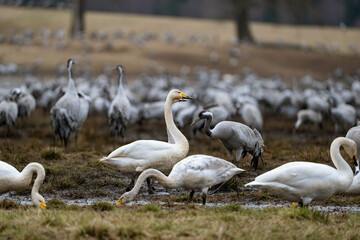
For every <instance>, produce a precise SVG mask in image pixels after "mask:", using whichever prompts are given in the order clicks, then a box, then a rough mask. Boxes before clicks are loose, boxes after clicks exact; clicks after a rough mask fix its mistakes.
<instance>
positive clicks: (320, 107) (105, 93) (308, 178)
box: [0, 59, 360, 208]
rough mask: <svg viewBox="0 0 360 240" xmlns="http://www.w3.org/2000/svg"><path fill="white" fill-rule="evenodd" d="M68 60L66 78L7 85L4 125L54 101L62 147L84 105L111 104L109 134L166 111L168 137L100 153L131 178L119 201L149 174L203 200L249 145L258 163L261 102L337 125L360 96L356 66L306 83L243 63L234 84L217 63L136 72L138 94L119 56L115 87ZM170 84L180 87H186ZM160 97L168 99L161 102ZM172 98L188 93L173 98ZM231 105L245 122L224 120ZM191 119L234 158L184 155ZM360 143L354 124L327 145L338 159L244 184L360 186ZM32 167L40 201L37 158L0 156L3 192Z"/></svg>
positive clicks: (1, 110)
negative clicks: (345, 76)
mask: <svg viewBox="0 0 360 240" xmlns="http://www.w3.org/2000/svg"><path fill="white" fill-rule="evenodd" d="M74 63H75V62H74V60H72V59H69V61H68V64H67V68H68V75H69V77H68V84H67V87H65V88H64V79H63V78H61V79H58V80H57V81H54V82H49V83H47V86H43V85H42V84H41V83H39V82H36V81H34V80H33V79H32V78H31V77H30V78H27V79H25V81H24V85H23V86H22V87H21V88H14V89H12V90H11V91H10V92H8V93H6V94H4V96H3V99H2V100H1V102H0V125H7V127H8V131H10V128H11V127H13V126H14V123H15V121H16V118H17V117H26V116H28V115H29V114H31V112H32V111H33V110H34V109H35V106H36V104H38V105H40V106H42V107H43V108H45V109H46V108H51V109H50V116H51V126H52V129H53V132H54V135H56V136H58V137H59V138H60V140H61V142H63V143H64V145H65V147H66V146H67V145H68V141H69V137H70V135H71V134H72V133H73V134H75V138H77V135H78V133H79V132H80V130H81V127H82V125H83V123H84V122H85V120H86V118H87V116H88V113H89V112H90V111H93V112H99V113H101V114H104V113H107V115H108V120H109V127H110V132H111V135H112V136H115V137H120V138H125V137H126V128H127V127H128V126H129V125H130V124H134V123H136V122H139V121H141V120H143V119H159V118H162V117H164V118H165V123H166V131H167V135H168V141H167V142H164V141H156V140H137V141H134V142H131V143H129V144H126V145H123V146H121V147H119V148H117V149H115V150H114V151H113V152H111V153H110V154H109V155H108V156H105V157H103V158H102V159H100V161H101V162H102V163H104V164H107V165H110V166H113V167H116V168H117V169H118V170H120V171H121V172H122V173H123V174H124V175H127V176H129V177H130V178H131V183H130V184H129V187H128V189H127V190H130V189H131V190H130V191H128V192H126V193H124V194H123V195H122V196H121V197H120V199H119V200H118V201H117V204H122V203H126V202H129V201H132V200H133V199H134V198H135V196H136V195H137V193H138V192H139V190H140V187H141V185H142V183H143V182H144V181H147V184H148V190H149V193H151V192H152V191H153V187H152V184H153V181H152V179H153V178H155V179H156V180H157V181H158V182H159V183H160V184H161V185H163V186H165V187H166V188H179V187H182V188H186V189H190V190H191V192H190V198H189V200H191V198H192V197H193V195H194V190H200V191H201V192H202V199H203V204H205V203H206V196H207V192H208V190H209V188H211V187H212V186H214V185H217V184H219V183H222V182H226V181H227V180H229V179H230V178H232V177H233V176H235V175H237V174H239V173H241V172H244V170H243V169H241V168H238V167H237V165H239V162H240V160H241V158H243V157H244V156H245V155H246V154H247V153H249V154H250V155H252V161H251V163H252V166H253V167H254V169H255V170H256V169H257V166H258V162H259V158H262V153H263V151H264V141H263V138H262V136H261V131H262V128H263V118H262V113H261V112H263V111H269V112H281V113H284V114H289V115H291V114H292V115H294V114H296V113H297V118H298V119H297V121H296V123H295V129H298V128H299V127H300V126H301V125H302V124H304V123H307V122H311V123H314V124H317V125H319V126H320V127H321V124H322V122H323V119H324V117H326V118H327V117H331V118H332V119H333V121H334V123H335V131H336V132H337V131H338V130H339V127H341V128H343V129H348V128H349V127H350V126H354V125H356V116H357V109H359V108H358V106H359V105H360V99H359V97H358V96H360V81H359V80H357V79H355V78H356V76H355V77H354V78H353V79H351V81H350V80H349V81H348V82H349V83H347V82H337V83H335V82H334V81H327V82H324V83H320V82H317V81H315V80H313V79H312V78H311V77H310V76H306V77H305V78H303V79H302V81H301V87H302V89H303V90H300V87H299V86H298V85H297V84H295V83H294V84H293V87H292V88H290V87H288V86H287V85H286V84H285V83H283V82H282V81H281V80H280V79H278V78H274V79H267V80H265V81H263V80H261V79H259V78H257V77H256V75H254V74H253V73H251V72H250V71H248V70H246V71H244V72H243V76H242V77H243V79H242V83H241V84H238V81H237V80H238V79H236V78H235V77H234V76H232V75H224V76H223V77H222V80H221V81H219V79H220V74H219V72H218V71H207V69H199V70H198V72H197V78H198V81H197V85H196V86H194V87H188V86H186V85H185V84H186V81H185V80H184V79H186V77H187V76H186V74H184V76H183V78H177V77H171V76H161V77H160V78H159V79H158V80H157V81H155V79H154V78H152V77H149V76H142V77H141V80H140V81H139V82H136V83H135V84H134V86H135V87H136V89H137V92H136V94H134V93H133V92H132V91H131V89H130V87H128V86H126V85H125V84H124V82H123V75H124V70H123V67H122V66H120V65H119V66H117V70H118V71H119V82H118V88H117V91H116V93H114V91H113V90H112V89H111V88H110V87H109V85H108V82H107V81H106V79H105V78H104V77H103V76H101V77H98V78H97V79H96V81H95V84H94V86H90V84H89V83H88V82H86V81H85V80H84V79H78V80H77V84H76V85H77V86H76V85H75V81H74V79H73V77H72V67H73V65H74ZM150 86H152V87H151V88H150ZM175 87H176V88H182V89H184V92H186V93H188V94H189V95H187V94H185V93H184V92H182V91H180V90H177V89H175ZM169 89H172V90H170V91H169ZM61 95H62V96H61ZM59 96H61V97H59ZM139 96H140V97H139ZM190 96H192V97H190ZM111 99H112V101H111ZM139 99H140V100H139ZM163 99H166V100H165V103H164V102H163ZM142 102H146V103H142ZM176 102H184V103H181V104H176V105H174V106H173V104H174V103H176ZM204 108H206V109H207V110H203V109H204ZM299 109H302V110H299ZM236 114H238V115H240V116H241V118H242V119H243V122H244V123H239V122H235V121H229V119H230V118H231V116H234V115H236ZM174 116H175V117H174ZM190 124H191V130H192V131H191V132H192V133H193V135H194V136H195V135H196V134H197V131H200V132H204V133H205V134H206V135H208V136H209V137H210V138H215V139H219V140H220V142H221V143H222V144H223V145H224V147H225V148H226V149H227V151H228V153H229V157H230V160H231V162H230V161H226V160H224V159H220V158H217V157H213V156H208V155H192V156H187V154H188V151H189V147H190V146H189V142H188V140H187V138H186V137H185V136H184V134H183V133H182V132H181V131H180V130H179V128H180V129H181V128H183V127H185V126H189V125H190ZM341 146H342V147H344V149H345V151H346V153H347V154H348V155H349V156H350V157H352V158H353V160H354V165H355V175H354V173H353V171H352V169H351V167H350V166H349V165H348V163H347V162H346V161H345V160H344V158H343V157H342V156H341V154H340V147H341ZM358 146H359V147H358ZM359 148H360V126H355V127H353V128H351V129H350V130H349V131H348V133H347V135H346V137H338V138H336V139H335V140H334V141H333V143H332V144H331V147H330V155H331V159H332V161H333V163H334V165H335V167H336V168H333V167H330V166H328V165H324V164H318V163H312V162H290V163H287V164H284V165H282V166H280V167H277V168H275V169H273V170H271V171H268V172H266V173H264V174H262V175H260V176H258V177H256V178H255V180H254V181H252V182H250V183H248V184H246V185H245V187H254V188H261V189H262V190H265V191H268V192H270V193H272V194H274V195H277V196H280V197H281V198H283V199H285V200H288V201H293V202H299V204H300V205H308V204H310V203H311V201H313V200H322V199H327V198H329V197H330V196H332V195H333V194H335V193H338V192H345V191H348V192H352V193H357V194H358V193H360V174H358V173H359V159H358V158H357V152H358V150H359ZM33 173H36V174H37V177H36V179H35V182H34V186H33V189H32V192H31V196H32V200H33V203H34V204H35V205H36V206H38V207H41V208H44V207H45V206H46V204H45V200H44V198H43V197H42V196H41V195H40V194H39V192H38V191H39V188H40V185H41V183H42V181H43V180H44V178H45V170H44V168H43V166H41V165H40V164H38V163H30V164H29V165H28V166H26V167H25V168H24V170H23V171H22V172H18V170H16V169H15V168H14V167H13V166H11V165H9V164H8V163H5V162H2V161H0V193H5V192H8V191H13V190H19V189H23V188H25V187H26V186H28V185H29V184H30V182H31V179H32V175H33ZM135 181H136V182H135Z"/></svg>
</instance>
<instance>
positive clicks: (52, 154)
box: [41, 149, 62, 160]
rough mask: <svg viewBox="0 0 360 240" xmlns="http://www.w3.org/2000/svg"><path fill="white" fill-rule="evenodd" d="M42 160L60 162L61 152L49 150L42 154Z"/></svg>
mask: <svg viewBox="0 0 360 240" xmlns="http://www.w3.org/2000/svg"><path fill="white" fill-rule="evenodd" d="M41 158H42V159H45V160H60V159H61V158H62V154H61V152H57V151H55V150H52V149H48V150H44V151H42V152H41Z"/></svg>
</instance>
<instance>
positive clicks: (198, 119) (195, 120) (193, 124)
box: [190, 117, 201, 127]
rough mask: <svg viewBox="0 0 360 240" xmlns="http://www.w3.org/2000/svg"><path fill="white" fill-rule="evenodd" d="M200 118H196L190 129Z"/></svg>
mask: <svg viewBox="0 0 360 240" xmlns="http://www.w3.org/2000/svg"><path fill="white" fill-rule="evenodd" d="M200 120H201V118H199V117H197V118H196V119H195V120H194V121H193V122H192V123H191V125H190V127H192V126H193V125H194V124H195V123H197V122H198V121H200Z"/></svg>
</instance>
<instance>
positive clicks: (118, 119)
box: [108, 65, 131, 138]
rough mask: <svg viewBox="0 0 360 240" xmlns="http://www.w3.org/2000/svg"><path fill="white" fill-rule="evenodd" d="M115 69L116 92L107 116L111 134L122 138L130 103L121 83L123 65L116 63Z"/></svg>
mask: <svg viewBox="0 0 360 240" xmlns="http://www.w3.org/2000/svg"><path fill="white" fill-rule="evenodd" d="M117 69H118V70H119V86H118V92H117V95H116V97H115V98H114V100H113V101H112V103H111V105H110V108H109V111H108V117H109V126H110V132H111V136H115V135H116V136H119V137H120V136H121V137H122V138H124V136H125V135H124V134H125V129H126V127H127V125H128V123H129V119H130V114H131V104H130V101H129V99H128V98H127V96H126V93H125V90H124V87H123V85H122V78H123V73H124V70H123V67H122V66H121V65H118V66H117Z"/></svg>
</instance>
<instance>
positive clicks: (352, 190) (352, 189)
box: [346, 173, 360, 194]
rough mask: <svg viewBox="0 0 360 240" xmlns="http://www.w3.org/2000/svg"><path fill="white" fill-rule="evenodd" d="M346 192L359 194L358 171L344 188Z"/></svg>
mask: <svg viewBox="0 0 360 240" xmlns="http://www.w3.org/2000/svg"><path fill="white" fill-rule="evenodd" d="M346 192H348V193H354V194H360V173H358V174H357V175H356V176H354V179H353V183H352V184H351V186H350V187H349V188H348V189H347V190H346Z"/></svg>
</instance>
